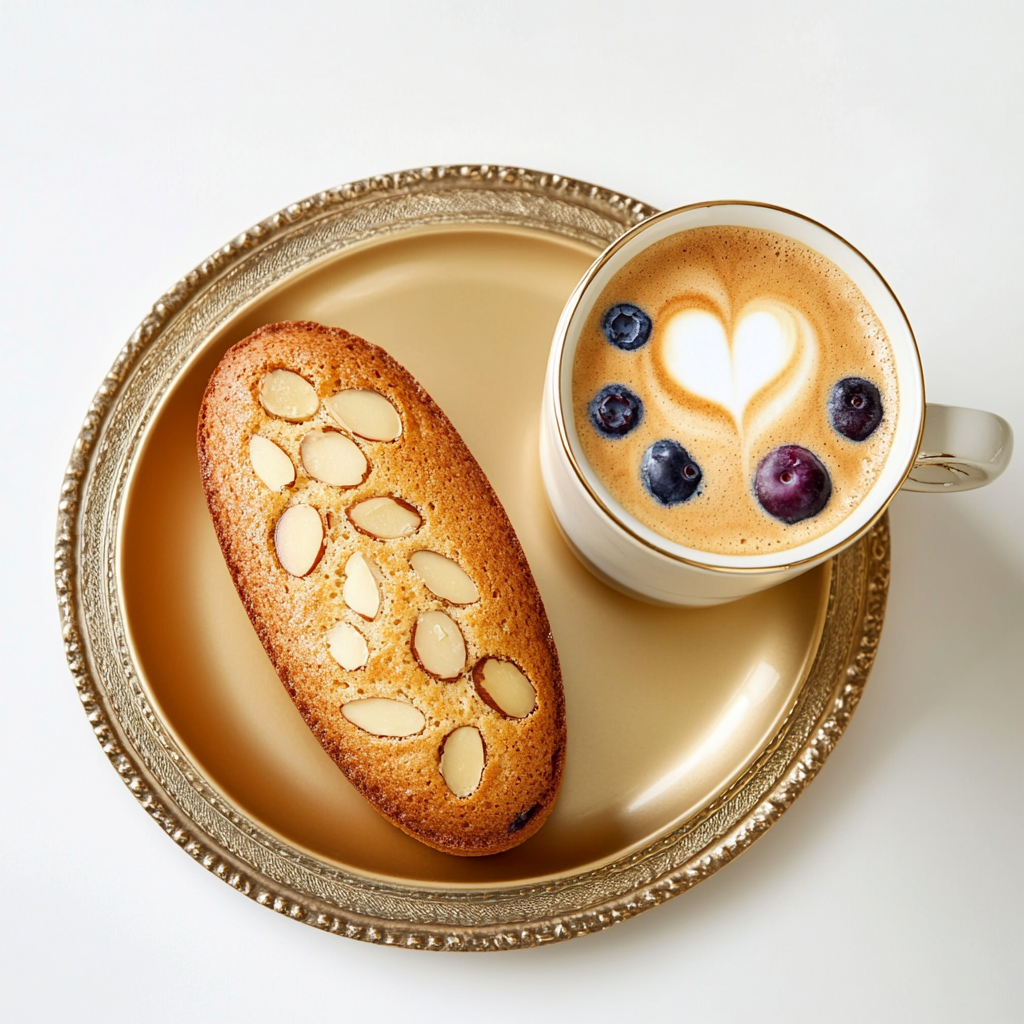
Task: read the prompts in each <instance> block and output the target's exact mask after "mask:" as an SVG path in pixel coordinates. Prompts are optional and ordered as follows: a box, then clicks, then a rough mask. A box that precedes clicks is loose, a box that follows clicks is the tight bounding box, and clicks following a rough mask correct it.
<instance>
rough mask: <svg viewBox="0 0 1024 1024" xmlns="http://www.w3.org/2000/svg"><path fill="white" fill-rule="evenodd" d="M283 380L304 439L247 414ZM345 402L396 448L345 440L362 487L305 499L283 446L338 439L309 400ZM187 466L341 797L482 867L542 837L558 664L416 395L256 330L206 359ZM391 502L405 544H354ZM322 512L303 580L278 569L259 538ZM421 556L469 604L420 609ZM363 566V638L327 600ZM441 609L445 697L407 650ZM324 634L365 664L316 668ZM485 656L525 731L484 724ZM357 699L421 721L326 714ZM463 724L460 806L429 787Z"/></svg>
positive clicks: (486, 511)
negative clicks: (372, 604) (298, 396)
mask: <svg viewBox="0 0 1024 1024" xmlns="http://www.w3.org/2000/svg"><path fill="white" fill-rule="evenodd" d="M278 368H283V369H289V370H293V371H294V372H296V373H298V374H300V375H301V376H303V377H305V378H306V380H308V381H309V382H310V383H312V384H313V386H314V387H315V388H316V390H317V394H318V395H319V398H320V402H321V404H320V408H319V410H318V411H317V413H316V415H315V416H314V417H313V418H312V419H310V420H308V421H306V422H304V423H290V422H286V421H285V420H283V419H279V418H274V417H272V416H269V415H268V414H267V413H266V412H265V411H264V409H263V408H262V406H261V405H260V403H259V401H258V400H257V397H256V396H257V389H258V387H259V384H260V381H261V380H262V378H263V376H264V375H265V374H266V373H267V372H269V371H270V370H273V369H278ZM346 388H367V389H371V390H375V391H378V392H380V393H381V394H384V395H385V396H386V397H387V398H389V399H390V400H391V402H392V404H393V405H394V406H395V407H396V409H397V410H398V412H399V415H400V417H401V420H402V434H401V437H400V438H399V439H398V440H397V441H391V442H388V441H367V440H364V439H363V438H360V437H354V440H355V442H356V443H357V444H358V445H359V447H360V448H361V449H362V450H363V452H364V454H365V455H366V457H367V459H368V461H369V463H370V466H371V470H370V472H369V474H368V475H367V477H366V478H365V480H364V481H363V482H362V483H361V484H359V485H357V486H355V487H351V488H345V489H342V488H338V487H333V486H330V485H328V484H323V483H320V482H318V481H316V480H314V479H312V478H310V477H309V476H308V474H306V473H305V472H304V471H303V468H302V463H301V460H300V458H299V444H300V442H301V439H302V437H303V436H304V435H305V433H306V432H307V431H309V430H311V429H313V428H315V427H318V426H321V427H322V426H328V425H330V426H336V424H334V422H333V421H332V420H331V419H330V417H329V415H328V413H327V410H326V409H325V407H324V405H323V400H324V399H325V398H327V397H329V396H330V395H332V394H335V393H336V392H338V391H341V390H343V389H346ZM256 433H260V434H263V435H264V436H266V437H269V438H270V439H271V440H273V441H274V442H276V443H277V444H278V445H280V447H281V448H283V449H284V450H285V452H286V453H287V454H288V455H289V457H290V458H291V459H292V462H293V463H294V465H295V467H296V470H297V473H296V480H295V484H294V485H293V486H292V487H290V488H286V489H285V490H284V491H283V492H274V491H271V490H270V489H269V488H268V487H266V486H265V485H264V484H263V483H262V482H261V481H260V480H259V478H258V477H257V476H256V475H255V473H254V472H253V470H252V467H251V464H250V461H249V450H248V441H249V438H250V437H251V436H252V435H253V434H256ZM198 451H199V464H200V468H201V472H202V478H203V485H204V488H205V490H206V498H207V503H208V505H209V508H210V513H211V515H212V517H213V522H214V525H215V528H216V531H217V536H218V539H219V540H220V544H221V549H222V550H223V552H224V557H225V560H226V561H227V564H228V568H229V569H230V571H231V575H232V578H233V579H234V582H235V587H236V589H237V590H238V593H239V595H240V597H241V598H242V601H243V603H244V604H245V607H246V610H247V611H248V613H249V618H250V620H251V621H252V623H253V626H254V627H255V629H256V632H257V634H258V636H259V638H260V641H261V642H262V644H263V646H264V648H265V649H266V651H267V654H268V655H269V656H270V659H271V661H272V662H273V664H274V667H275V669H276V670H277V673H278V675H279V676H280V678H281V681H282V683H284V685H285V687H286V689H287V690H288V692H289V694H290V695H291V697H292V700H293V701H294V703H295V706H296V707H297V708H298V710H299V711H300V712H301V714H302V716H303V718H304V719H305V720H306V724H307V725H308V726H309V728H310V729H311V730H312V731H313V733H314V735H316V737H317V739H318V740H319V741H320V743H321V744H322V745H323V747H324V749H325V750H326V751H327V752H328V753H329V754H330V755H331V757H332V758H333V759H334V760H335V762H336V763H337V764H338V766H339V767H340V768H341V769H342V771H343V772H344V773H345V775H346V776H347V777H348V779H349V780H350V781H351V782H352V784H353V785H355V786H356V788H357V789H359V791H360V792H361V793H362V794H363V795H364V796H365V797H366V798H367V799H368V800H369V801H370V803H371V804H372V805H373V806H374V807H375V808H376V809H377V810H378V811H379V812H380V813H381V814H382V815H384V817H385V818H387V819H388V820H389V821H391V822H392V823H394V824H395V825H397V826H398V827H399V828H401V829H402V830H403V831H405V832H407V833H408V834H409V835H411V836H414V837H415V838H417V839H419V840H420V841H422V842H424V843H426V844H427V845H429V846H432V847H435V848H436V849H439V850H443V851H445V852H448V853H455V854H460V855H464V856H476V855H482V854H490V853H498V852H500V851H502V850H506V849H509V848H510V847H512V846H515V845H517V844H518V843H520V842H522V841H523V840H525V839H527V838H529V837H530V836H531V835H533V834H534V833H535V832H536V831H537V829H539V828H540V827H541V825H543V823H544V821H545V819H546V818H547V816H548V815H549V814H550V812H551V809H552V807H553V804H554V800H555V797H556V795H557V792H558V787H559V785H560V783H561V777H562V767H563V764H564V759H565V704H564V698H563V695H562V685H561V675H560V671H559V666H558V655H557V652H556V650H555V646H554V642H553V640H552V637H551V631H550V627H549V625H548V620H547V615H546V614H545V611H544V606H543V603H542V601H541V598H540V594H539V593H538V591H537V587H536V584H535V583H534V580H533V575H532V574H531V572H530V568H529V565H528V564H527V562H526V557H525V555H524V554H523V551H522V548H521V547H520V544H519V541H518V538H517V537H516V535H515V533H514V531H513V529H512V526H511V524H510V523H509V521H508V517H507V516H506V515H505V511H504V509H503V508H502V506H501V504H500V502H499V501H498V499H497V496H496V495H495V494H494V491H493V490H492V488H491V486H490V484H489V482H488V481H487V478H486V476H485V475H484V473H483V471H482V470H481V469H480V466H479V465H478V464H477V462H476V460H475V459H474V458H473V456H472V455H471V454H470V452H469V450H468V449H467V448H466V446H465V444H464V443H463V441H462V439H461V438H460V437H459V435H458V433H457V432H456V430H455V428H454V427H453V426H452V425H451V423H450V422H449V420H448V418H447V417H446V416H445V415H444V413H443V412H442V411H441V410H440V409H439V408H438V406H437V405H436V404H435V403H434V402H433V400H432V399H431V398H430V396H429V395H427V393H426V392H425V391H424V390H423V389H422V388H421V387H420V385H419V384H418V383H417V382H416V381H415V379H414V378H413V377H412V376H411V375H410V374H409V373H408V372H407V371H406V370H405V369H404V368H403V367H401V366H400V365H399V364H398V363H397V362H395V360H393V359H392V358H391V357H390V356H389V355H388V354H387V353H386V352H384V351H383V350H382V349H380V348H377V347H376V346H375V345H371V344H370V343H368V342H365V341H363V340H362V339H361V338H357V337H355V336H354V335H351V334H349V333H348V332H346V331H343V330H340V329H338V328H331V327H323V326H321V325H320V324H315V323H310V322H287V323H279V324H270V325H268V326H266V327H263V328H261V329H260V330H258V331H256V332H255V333H254V334H252V335H250V336H249V337H248V338H246V339H245V340H243V341H241V342H239V343H238V344H237V345H235V346H234V347H233V348H232V349H231V350H230V351H229V352H228V353H227V354H226V355H225V356H224V358H223V359H222V360H221V362H220V364H219V365H218V367H217V369H216V370H215V371H214V374H213V376H212V377H211V379H210V383H209V385H208V387H207V390H206V395H205V397H204V399H203V405H202V410H201V413H200V417H199V429H198ZM377 496H392V497H396V498H400V499H402V500H403V501H406V502H408V503H409V504H411V505H412V506H413V507H414V508H416V510H417V511H418V512H419V514H420V515H421V516H422V518H423V523H422V525H421V527H420V529H419V530H418V531H417V532H416V533H415V534H414V535H412V536H410V537H404V538H400V539H398V540H385V541H381V540H379V539H376V538H373V537H370V536H367V535H365V534H363V533H361V532H360V531H358V530H356V529H355V528H354V527H353V525H352V523H351V522H350V521H349V519H348V517H347V515H346V514H345V510H346V509H347V508H349V507H350V506H352V505H354V504H356V503H357V502H359V501H362V500H364V499H366V498H370V497H377ZM298 503H307V504H310V505H312V506H314V507H315V508H317V509H318V510H319V511H320V512H321V517H322V519H323V520H324V523H325V526H326V530H327V533H326V544H327V549H326V552H325V554H324V556H323V557H322V558H321V560H320V562H319V564H318V565H317V566H316V568H315V569H314V570H313V571H312V572H311V573H310V574H309V575H308V576H306V577H303V578H301V579H299V578H297V577H294V576H291V575H289V574H288V573H287V572H285V570H284V569H283V568H281V566H280V563H279V562H278V560H277V556H276V553H275V548H274V539H273V532H274V525H275V524H276V522H277V520H278V519H279V517H280V516H281V514H282V513H283V512H284V510H285V509H286V508H288V507H289V506H291V505H294V504H298ZM421 549H429V550H432V551H437V552H439V553H440V554H442V555H445V556H446V557H448V558H451V559H453V560H454V561H456V562H457V563H458V564H459V565H461V566H462V568H463V569H464V570H465V571H466V572H467V573H468V574H469V575H470V577H471V578H472V579H473V581H474V583H475V584H476V585H477V588H478V590H479V592H480V600H479V601H477V602H475V603H473V604H470V605H455V604H451V603H448V602H445V601H443V600H441V599H439V598H437V597H435V596H434V595H433V594H432V593H431V592H430V591H428V590H427V589H426V587H425V586H424V585H423V583H422V581H421V580H420V579H419V577H418V576H417V574H416V573H415V572H414V571H413V570H412V568H411V566H410V565H409V561H408V560H409V557H410V556H411V555H412V554H413V553H414V552H415V551H418V550H421ZM355 551H361V552H362V553H363V555H364V556H365V557H366V558H367V559H369V560H370V561H371V562H372V563H373V564H374V565H375V567H376V569H377V572H378V575H379V578H380V582H381V585H380V590H381V595H382V603H381V608H380V610H379V612H378V614H377V616H376V617H375V618H374V619H373V620H372V621H370V622H367V621H366V619H365V618H363V617H361V616H359V615H357V614H356V613H354V612H352V611H350V610H349V609H348V608H347V606H346V605H345V602H344V601H343V599H342V585H343V581H344V567H345V563H346V561H347V559H348V557H349V556H350V555H351V554H352V553H353V552H355ZM432 609H439V610H443V611H444V612H445V613H446V614H447V615H449V616H450V617H451V618H452V619H453V620H454V621H455V622H456V623H457V624H458V626H459V628H460V630H461V631H462V634H463V637H464V639H465V642H466V648H467V657H466V666H465V669H464V671H463V672H462V673H461V675H460V676H459V678H458V679H457V680H455V681H453V682H439V681H437V680H435V679H433V678H431V677H430V676H429V675H427V673H426V672H424V671H423V669H422V668H421V667H420V666H419V664H418V662H417V660H416V657H415V655H414V653H413V651H412V646H411V638H412V632H413V627H414V625H415V623H416V620H417V617H418V615H419V614H420V613H421V612H425V611H429V610H432ZM340 621H346V622H349V623H351V624H352V625H354V626H355V627H356V628H357V629H358V630H359V631H360V632H361V633H362V634H363V635H364V637H365V638H366V640H367V643H368V645H369V648H370V658H369V660H368V662H367V664H366V666H365V667H364V668H362V669H357V670H355V671H351V672H350V671H346V670H345V669H343V668H341V666H339V665H338V664H337V663H336V662H335V661H334V660H333V659H332V658H331V656H330V655H329V653H328V649H327V641H326V638H325V637H326V633H327V631H328V630H329V629H330V628H331V627H332V626H334V625H335V624H336V623H338V622H340ZM486 656H493V657H498V658H502V659H507V660H510V661H513V662H515V664H516V665H518V666H519V667H520V668H521V669H522V670H523V671H524V673H525V674H526V675H527V677H528V678H529V679H530V681H531V683H533V685H534V688H535V689H536V691H537V707H536V709H535V710H534V711H533V712H532V713H531V714H530V715H529V716H527V717H526V718H524V719H510V718H507V717H505V716H503V715H501V714H500V713H498V712H496V711H494V710H493V709H492V708H491V707H490V706H488V704H487V703H486V702H485V701H483V700H482V699H481V698H480V696H479V694H478V693H477V690H476V687H475V685H474V682H473V679H472V667H473V666H474V665H476V664H477V663H478V662H479V661H480V659H481V658H483V657H486ZM366 697H387V698H390V699H397V700H403V701H406V702H409V703H412V704H414V705H415V706H416V707H417V708H419V710H420V711H421V712H422V713H423V715H424V716H425V718H426V723H427V724H426V726H425V728H424V729H423V731H422V732H421V733H418V734H417V735H415V736H410V737H405V738H401V739H396V738H392V737H377V736H373V735H371V734H369V733H367V732H364V731H363V730H361V729H359V728H358V727H357V726H355V725H353V724H352V723H351V722H349V721H348V720H347V719H346V718H345V717H344V716H343V715H342V714H341V706H342V705H343V704H344V703H346V702H348V701H350V700H355V699H360V698H366ZM463 725H472V726H475V727H476V728H477V729H479V731H480V733H481V735H482V737H483V740H484V746H485V750H486V753H487V756H486V762H485V765H484V770H483V775H482V777H481V780H480V785H479V787H478V788H477V789H476V791H475V792H474V793H473V794H472V795H471V796H469V797H466V798H461V799H460V798H458V797H456V796H454V794H453V793H452V792H451V791H450V790H449V789H448V788H447V786H446V784H445V782H444V780H443V779H442V777H441V774H440V770H439V758H440V749H441V746H442V745H443V742H444V738H445V737H446V736H447V735H448V734H449V733H450V732H452V730H454V729H456V728H458V727H459V726H463Z"/></svg>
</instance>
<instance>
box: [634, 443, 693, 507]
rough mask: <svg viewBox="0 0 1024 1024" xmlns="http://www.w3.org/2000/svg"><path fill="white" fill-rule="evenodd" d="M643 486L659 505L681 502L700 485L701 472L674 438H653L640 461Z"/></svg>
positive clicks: (690, 495) (679, 503)
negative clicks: (656, 439) (657, 439)
mask: <svg viewBox="0 0 1024 1024" xmlns="http://www.w3.org/2000/svg"><path fill="white" fill-rule="evenodd" d="M640 476H641V479H642V480H643V482H644V487H646V488H647V490H648V491H649V492H650V494H651V496H652V497H653V498H655V499H656V500H657V501H660V502H661V504H662V505H670V506H671V505H681V504H682V503H683V502H684V501H686V500H687V498H690V497H692V496H693V492H694V491H696V490H697V488H698V487H699V486H700V481H701V478H702V477H703V476H704V474H703V473H702V472H701V469H700V466H698V465H697V463H696V462H694V461H693V459H691V458H690V453H689V452H688V451H687V450H686V449H685V448H684V447H683V446H682V445H681V444H680V443H679V442H678V441H655V442H654V444H652V445H651V447H650V448H648V449H647V451H645V452H644V457H643V460H642V461H641V463H640Z"/></svg>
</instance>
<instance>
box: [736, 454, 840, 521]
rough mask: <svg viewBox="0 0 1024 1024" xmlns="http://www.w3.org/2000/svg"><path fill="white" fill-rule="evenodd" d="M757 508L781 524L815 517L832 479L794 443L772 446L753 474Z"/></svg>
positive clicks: (827, 497)
mask: <svg viewBox="0 0 1024 1024" xmlns="http://www.w3.org/2000/svg"><path fill="white" fill-rule="evenodd" d="M754 490H755V491H756V493H757V500H758V501H759V502H760V503H761V508H763V509H764V510H765V512H767V513H768V515H770V516H774V517H775V518H776V519H781V520H782V521H783V522H784V523H799V522H800V520H801V519H810V517H811V516H816V515H817V514H818V513H819V512H820V511H821V510H822V509H823V508H824V507H825V506H826V505H827V504H828V499H829V498H831V497H832V478H831V477H830V476H829V475H828V470H827V469H826V468H825V467H824V466H823V465H822V464H821V462H820V460H819V459H818V457H817V456H816V455H814V454H813V453H812V452H809V451H808V450H807V449H806V448H801V447H800V445H798V444H784V445H782V446H781V447H780V448H773V449H772V450H771V451H770V452H769V453H768V454H767V455H766V456H765V457H764V458H763V459H762V460H761V464H760V465H759V466H758V467H757V472H756V473H755V474H754Z"/></svg>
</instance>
